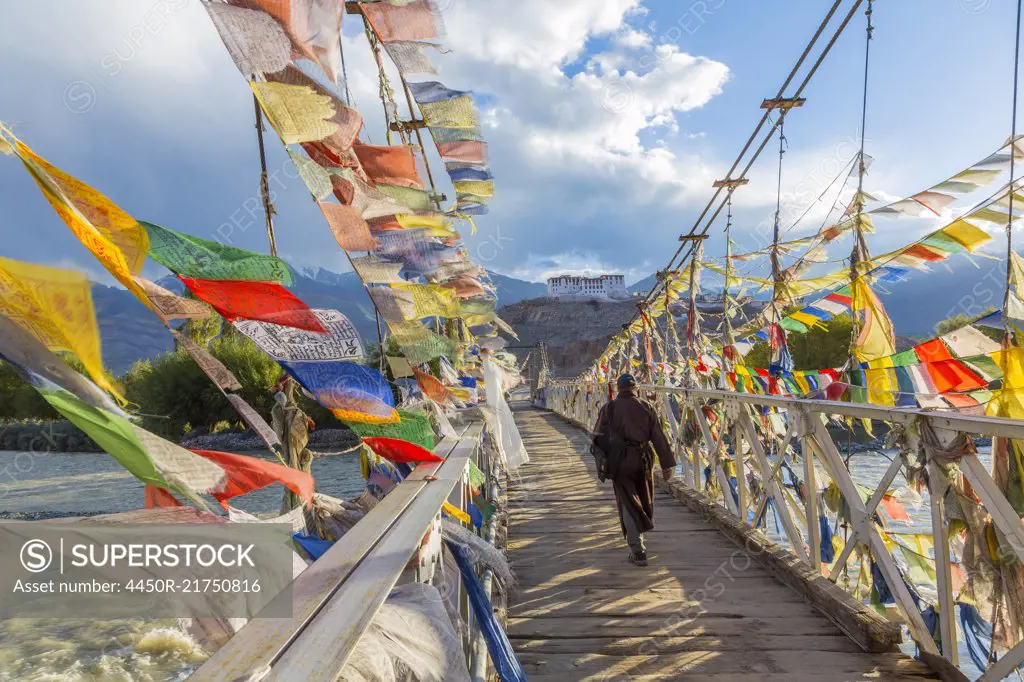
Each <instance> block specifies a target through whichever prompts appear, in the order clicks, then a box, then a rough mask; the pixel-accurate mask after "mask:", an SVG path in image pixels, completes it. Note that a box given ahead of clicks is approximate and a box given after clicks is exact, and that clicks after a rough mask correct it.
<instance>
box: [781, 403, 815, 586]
mask: <svg viewBox="0 0 1024 682" xmlns="http://www.w3.org/2000/svg"><path fill="white" fill-rule="evenodd" d="M791 416H792V417H793V418H794V419H797V420H798V423H797V427H796V428H797V437H798V438H799V439H800V445H801V447H800V449H801V451H802V456H801V459H802V460H803V464H804V507H805V509H806V513H807V535H808V544H809V545H810V548H811V568H812V569H814V572H815V573H820V572H821V528H820V527H819V526H818V523H819V521H818V516H819V512H818V481H817V474H816V472H815V470H814V448H812V447H811V445H810V437H809V434H810V426H809V424H808V422H809V420H810V419H811V418H812V417H811V415H809V414H807V413H806V412H804V411H802V410H801V411H799V412H797V411H795V410H794V411H792V412H791ZM785 447H786V444H785V443H783V448H785ZM785 456H786V453H785V452H782V453H781V454H780V457H785Z"/></svg>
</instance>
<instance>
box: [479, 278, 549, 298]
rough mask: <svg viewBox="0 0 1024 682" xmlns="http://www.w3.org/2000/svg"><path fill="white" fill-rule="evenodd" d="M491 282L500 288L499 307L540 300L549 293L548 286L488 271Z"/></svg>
mask: <svg viewBox="0 0 1024 682" xmlns="http://www.w3.org/2000/svg"><path fill="white" fill-rule="evenodd" d="M487 274H488V275H489V276H490V278H491V281H492V282H493V283H494V285H495V286H496V287H498V305H512V304H513V303H519V302H520V301H525V300H527V299H531V298H539V297H541V296H544V295H545V294H547V292H548V287H547V285H546V284H541V283H540V282H527V281H525V280H521V279H516V278H515V277H509V276H508V275H502V274H499V273H497V272H492V271H491V270H488V271H487Z"/></svg>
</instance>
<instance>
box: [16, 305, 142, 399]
mask: <svg viewBox="0 0 1024 682" xmlns="http://www.w3.org/2000/svg"><path fill="white" fill-rule="evenodd" d="M0 359H3V360H6V361H7V362H9V363H10V364H11V365H12V366H13V367H14V369H15V370H16V371H17V372H19V373H20V374H21V375H22V378H23V379H25V381H27V382H28V383H29V384H31V385H32V386H36V387H40V388H49V389H50V390H56V389H55V388H50V387H51V386H55V387H59V388H62V389H64V390H66V391H69V392H71V393H72V394H74V395H75V396H76V397H78V398H79V399H80V400H82V401H83V402H85V403H86V404H87V405H90V406H92V407H96V408H100V409H104V410H107V411H109V412H112V413H114V414H117V415H118V416H121V417H127V416H128V415H127V414H125V413H124V412H123V411H122V410H121V408H120V407H118V406H117V404H116V403H114V401H113V400H111V399H110V396H108V395H107V394H106V393H104V392H103V391H101V390H100V389H99V387H98V386H96V385H95V384H94V383H92V382H91V381H89V380H88V379H86V378H85V377H84V376H82V375H81V374H79V373H78V372H76V371H75V370H73V369H71V368H70V367H69V366H68V365H67V363H66V362H64V361H63V360H61V359H60V358H59V357H57V356H56V355H55V354H54V353H52V352H51V351H50V350H48V349H47V348H46V346H44V345H43V344H42V343H40V342H39V339H37V338H36V337H35V336H33V335H32V334H30V333H28V332H27V331H25V330H24V329H22V328H21V327H19V326H18V325H17V324H15V323H14V322H12V321H11V320H9V319H7V318H6V317H4V316H3V315H0Z"/></svg>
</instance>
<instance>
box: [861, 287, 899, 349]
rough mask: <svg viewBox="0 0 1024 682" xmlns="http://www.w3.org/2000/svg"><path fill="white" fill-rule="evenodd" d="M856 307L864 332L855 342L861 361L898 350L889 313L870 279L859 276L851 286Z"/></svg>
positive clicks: (862, 331)
mask: <svg viewBox="0 0 1024 682" xmlns="http://www.w3.org/2000/svg"><path fill="white" fill-rule="evenodd" d="M850 290H851V291H852V299H853V303H852V308H853V312H854V314H855V315H857V316H858V323H859V325H860V334H859V335H858V336H857V340H856V343H855V344H854V349H853V352H854V355H856V356H857V360H859V361H860V362H869V361H871V360H877V359H878V358H883V357H885V356H887V355H893V354H895V353H896V339H895V336H894V334H893V328H892V321H890V320H889V316H888V315H886V313H885V307H884V306H883V305H882V302H881V301H879V300H878V297H877V296H875V292H874V291H872V290H871V287H870V286H869V285H868V283H867V280H865V279H864V278H863V277H857V278H856V279H854V280H853V283H852V285H851V287H850Z"/></svg>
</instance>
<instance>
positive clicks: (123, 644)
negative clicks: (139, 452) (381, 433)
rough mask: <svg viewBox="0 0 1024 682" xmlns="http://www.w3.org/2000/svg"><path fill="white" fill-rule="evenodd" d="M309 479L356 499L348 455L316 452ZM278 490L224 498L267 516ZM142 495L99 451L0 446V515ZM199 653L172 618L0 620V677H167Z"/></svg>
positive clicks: (61, 512) (69, 681) (135, 500)
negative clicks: (24, 450) (43, 450)
mask: <svg viewBox="0 0 1024 682" xmlns="http://www.w3.org/2000/svg"><path fill="white" fill-rule="evenodd" d="M245 454H248V455H254V454H255V455H257V456H260V457H263V458H266V459H271V458H272V455H270V454H259V453H252V452H249V453H245ZM275 461H276V460H275ZM313 476H314V477H315V478H316V482H317V490H318V492H321V493H325V494H327V495H332V496H334V497H341V498H351V497H355V496H357V495H358V494H359V492H360V491H361V490H362V489H363V487H364V481H363V477H362V475H361V474H360V472H359V458H358V455H357V454H356V453H348V454H344V455H334V456H331V455H328V456H324V457H318V458H317V459H315V460H313ZM283 492H284V488H283V487H282V486H281V485H279V484H274V485H272V486H269V487H267V488H264V489H263V490H258V491H255V492H252V493H249V494H248V495H244V496H242V497H237V498H235V499H234V500H232V503H231V504H232V506H234V507H237V508H239V509H243V510H245V511H248V512H252V513H265V512H274V511H276V510H277V509H278V508H279V507H280V504H281V498H282V494H283ZM143 496H144V487H143V485H142V484H141V483H140V482H139V481H138V479H136V478H135V477H134V476H132V475H131V474H129V473H128V472H126V471H125V470H124V468H123V467H121V465H120V464H118V463H117V462H116V461H114V459H113V458H111V457H110V456H108V455H106V454H102V453H101V454H88V453H50V454H29V453H16V452H2V451H0V518H3V517H6V518H19V519H23V518H44V517H53V516H76V515H85V514H98V513H112V512H121V511H128V510H132V509H140V508H141V507H142V506H143ZM210 502H211V507H212V508H216V502H214V501H213V500H211V501H210ZM205 658H206V654H205V653H204V652H203V651H202V650H201V648H200V647H199V645H198V644H197V643H196V642H195V641H194V640H193V639H192V638H191V637H190V636H189V635H188V634H186V632H185V631H184V630H182V629H181V628H180V627H178V624H177V622H176V621H175V620H173V619H162V620H143V619H121V620H95V619H85V618H67V619H53V618H47V619H34V618H13V619H8V620H0V682H172V681H177V680H184V679H185V678H187V677H188V675H189V674H191V673H192V671H194V670H195V668H196V666H197V665H198V664H200V663H201V662H202V661H203V660H205Z"/></svg>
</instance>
